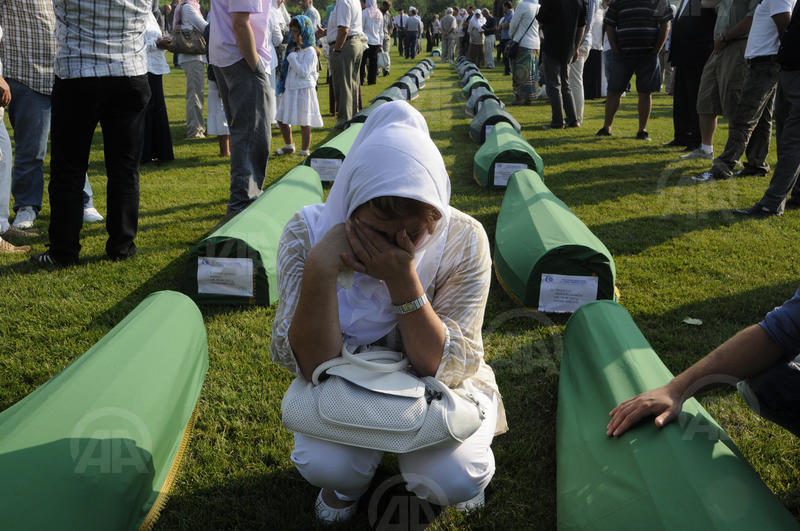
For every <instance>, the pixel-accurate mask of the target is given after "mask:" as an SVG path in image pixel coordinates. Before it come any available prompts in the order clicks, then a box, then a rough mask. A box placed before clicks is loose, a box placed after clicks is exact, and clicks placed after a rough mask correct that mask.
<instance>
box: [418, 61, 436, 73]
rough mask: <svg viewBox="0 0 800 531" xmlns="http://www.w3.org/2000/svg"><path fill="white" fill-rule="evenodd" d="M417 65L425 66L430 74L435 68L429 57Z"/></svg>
mask: <svg viewBox="0 0 800 531" xmlns="http://www.w3.org/2000/svg"><path fill="white" fill-rule="evenodd" d="M418 64H421V65H426V66H427V67H428V69H429V71H430V72H433V69H434V68H436V63H434V62H433V59H431V58H430V57H426V58H425V59H423V60H422V61H420V62H419V63H418Z"/></svg>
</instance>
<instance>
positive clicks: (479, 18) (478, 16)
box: [469, 10, 486, 31]
mask: <svg viewBox="0 0 800 531" xmlns="http://www.w3.org/2000/svg"><path fill="white" fill-rule="evenodd" d="M469 23H470V25H471V26H472V27H474V28H475V29H477V30H478V31H480V30H481V29H482V28H483V25H484V24H486V19H485V18H483V13H481V12H480V11H477V10H476V11H475V13H473V14H472V18H471V19H469Z"/></svg>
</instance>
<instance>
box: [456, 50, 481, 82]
mask: <svg viewBox="0 0 800 531" xmlns="http://www.w3.org/2000/svg"><path fill="white" fill-rule="evenodd" d="M462 59H463V61H462ZM456 63H457V64H458V66H457V67H456V71H457V72H458V76H459V77H461V76H462V75H464V72H466V71H467V70H469V69H470V68H471V69H473V70H478V71H479V70H480V69H479V68H478V67H477V66H475V63H472V62H470V61H467V59H466V58H465V57H464V56H463V55H462V56H461V57H459V59H458V61H457V62H456Z"/></svg>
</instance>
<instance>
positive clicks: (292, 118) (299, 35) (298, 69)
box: [274, 15, 322, 157]
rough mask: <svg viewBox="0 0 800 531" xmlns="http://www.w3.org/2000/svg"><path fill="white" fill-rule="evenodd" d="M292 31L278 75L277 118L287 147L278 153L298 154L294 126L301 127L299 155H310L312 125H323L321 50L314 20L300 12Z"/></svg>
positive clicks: (290, 24) (295, 18)
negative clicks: (319, 82) (319, 92)
mask: <svg viewBox="0 0 800 531" xmlns="http://www.w3.org/2000/svg"><path fill="white" fill-rule="evenodd" d="M289 29H290V30H291V32H292V38H291V42H290V43H289V48H288V49H287V50H286V57H284V59H283V62H282V64H281V68H280V72H279V74H278V87H277V93H278V105H277V107H278V113H277V116H276V119H277V121H278V126H279V127H280V130H281V134H282V135H283V141H284V144H285V145H284V146H283V147H282V148H280V149H278V150H276V151H275V153H274V154H275V155H278V156H279V155H288V154H289V153H294V151H295V147H294V142H293V141H292V125H299V126H300V133H301V136H302V144H301V149H300V151H298V153H297V156H306V157H307V156H308V155H309V154H310V152H309V148H310V147H311V128H312V127H322V114H320V112H319V102H318V101H317V89H316V86H317V78H318V77H319V74H318V73H317V65H318V62H319V51H318V50H317V47H316V46H315V39H314V27H313V24H312V22H311V19H310V18H308V17H306V16H304V15H298V16H296V17H294V18H293V19H292V21H291V22H290V23H289Z"/></svg>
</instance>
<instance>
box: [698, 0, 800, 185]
mask: <svg viewBox="0 0 800 531" xmlns="http://www.w3.org/2000/svg"><path fill="white" fill-rule="evenodd" d="M795 3H796V0H762V2H761V3H760V4H758V7H756V10H755V12H754V13H753V23H752V25H751V26H750V34H749V35H748V37H747V46H746V47H745V52H744V58H745V59H746V60H747V63H748V66H747V72H746V73H745V77H744V81H743V82H742V92H741V96H740V98H739V104H738V106H737V107H736V113H735V114H734V116H733V120H732V122H731V125H730V129H729V131H728V142H727V143H726V144H725V151H723V152H722V154H721V155H720V156H718V157H717V158H716V159H714V163H713V165H712V167H711V170H710V171H707V172H705V173H703V174H701V175H698V176H696V177H693V179H695V180H696V181H700V182H706V181H709V180H711V179H730V178H731V177H733V175H734V173H733V168H734V167H735V166H736V163H737V162H738V161H739V158H740V157H741V156H742V155H743V154H744V153H745V152H746V153H747V162H746V163H745V165H744V169H742V170H740V171H738V172H737V173H736V175H739V176H742V177H744V176H748V175H766V174H767V172H769V164H767V160H766V159H767V154H768V153H769V144H770V137H771V130H772V110H773V107H774V105H775V93H776V90H777V86H778V75H779V74H780V65H779V64H778V61H777V56H778V48H779V47H780V38H781V36H782V35H783V32H784V31H786V28H787V27H788V26H789V22H790V21H791V18H792V9H794V5H795ZM723 37H724V35H723ZM751 136H754V137H757V138H760V139H763V141H759V142H751V141H750V138H751Z"/></svg>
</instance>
